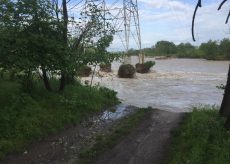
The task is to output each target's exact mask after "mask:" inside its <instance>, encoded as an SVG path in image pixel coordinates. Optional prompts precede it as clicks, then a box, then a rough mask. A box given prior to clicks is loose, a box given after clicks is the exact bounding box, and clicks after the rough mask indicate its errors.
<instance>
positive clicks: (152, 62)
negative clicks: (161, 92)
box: [144, 61, 156, 69]
mask: <svg viewBox="0 0 230 164" xmlns="http://www.w3.org/2000/svg"><path fill="white" fill-rule="evenodd" d="M155 64H156V63H155V61H147V62H145V63H144V65H145V67H146V68H148V69H150V68H151V67H153V66H154V65H155Z"/></svg>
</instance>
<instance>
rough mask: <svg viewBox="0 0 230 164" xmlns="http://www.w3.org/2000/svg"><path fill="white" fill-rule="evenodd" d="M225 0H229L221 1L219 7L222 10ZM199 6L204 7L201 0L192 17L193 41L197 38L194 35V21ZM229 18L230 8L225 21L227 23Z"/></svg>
mask: <svg viewBox="0 0 230 164" xmlns="http://www.w3.org/2000/svg"><path fill="white" fill-rule="evenodd" d="M225 2H227V0H223V1H222V2H221V4H220V5H219V7H218V10H220V9H221V8H222V6H223V5H224V4H225ZM198 7H202V6H201V0H198V2H197V5H196V8H195V11H194V13H193V17H192V39H193V41H196V40H195V36H194V22H195V17H196V12H197V10H198ZM229 18H230V10H229V12H228V16H227V19H226V21H225V24H227V23H228V20H229Z"/></svg>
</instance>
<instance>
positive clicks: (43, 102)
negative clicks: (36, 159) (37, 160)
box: [0, 80, 119, 159]
mask: <svg viewBox="0 0 230 164" xmlns="http://www.w3.org/2000/svg"><path fill="white" fill-rule="evenodd" d="M42 87H43V85H42V84H40V83H39V85H37V86H36V88H35V89H34V90H33V91H32V92H31V93H30V94H28V93H23V92H22V90H20V89H21V87H20V85H19V83H16V82H9V81H1V80H0V90H1V92H0V104H1V108H0V109H1V114H0V159H1V158H3V157H4V156H5V155H6V154H7V153H10V152H12V151H18V150H19V151H20V150H21V149H22V148H23V147H25V146H26V145H28V144H29V143H31V142H33V141H34V140H38V139H42V138H44V137H45V136H47V135H48V134H51V133H54V132H56V131H58V130H60V129H62V128H64V127H65V126H66V125H69V124H76V123H78V122H79V121H81V120H82V119H84V118H85V117H87V116H89V115H92V114H94V113H98V112H101V111H102V110H105V109H106V108H107V107H109V106H113V105H115V104H117V103H119V101H118V99H117V98H116V92H115V91H112V90H110V89H107V88H104V87H103V88H100V87H89V86H82V85H80V84H78V85H68V86H67V87H66V89H65V91H64V92H63V93H54V92H53V93H52V92H48V91H46V90H45V89H44V88H42Z"/></svg>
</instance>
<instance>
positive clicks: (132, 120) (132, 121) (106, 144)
mask: <svg viewBox="0 0 230 164" xmlns="http://www.w3.org/2000/svg"><path fill="white" fill-rule="evenodd" d="M151 111H152V110H151V109H148V108H147V109H140V110H138V111H137V112H135V113H134V114H131V115H130V116H129V117H128V118H124V119H123V120H121V121H120V122H119V123H118V124H117V125H115V127H114V128H113V129H112V130H111V132H110V133H109V134H106V135H98V136H97V138H96V143H95V144H94V145H93V146H92V147H90V148H87V149H86V150H83V151H82V152H81V154H80V161H78V163H81V164H88V163H93V161H94V159H95V158H96V157H97V156H99V155H100V154H101V153H103V152H105V151H106V150H109V149H111V148H113V147H114V146H115V145H116V144H117V143H118V142H119V141H120V140H121V138H123V137H124V136H126V135H128V134H129V133H130V132H131V131H132V130H133V129H134V128H135V127H136V126H137V125H138V124H139V123H140V122H141V121H143V120H144V119H145V118H146V117H148V115H149V114H150V112H151Z"/></svg>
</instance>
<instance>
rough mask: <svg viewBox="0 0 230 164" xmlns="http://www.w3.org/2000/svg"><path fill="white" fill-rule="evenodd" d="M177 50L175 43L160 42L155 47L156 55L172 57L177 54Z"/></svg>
mask: <svg viewBox="0 0 230 164" xmlns="http://www.w3.org/2000/svg"><path fill="white" fill-rule="evenodd" d="M176 52H177V48H176V45H175V44H174V43H173V42H168V41H159V42H157V43H156V45H155V53H156V54H157V55H171V54H176Z"/></svg>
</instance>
